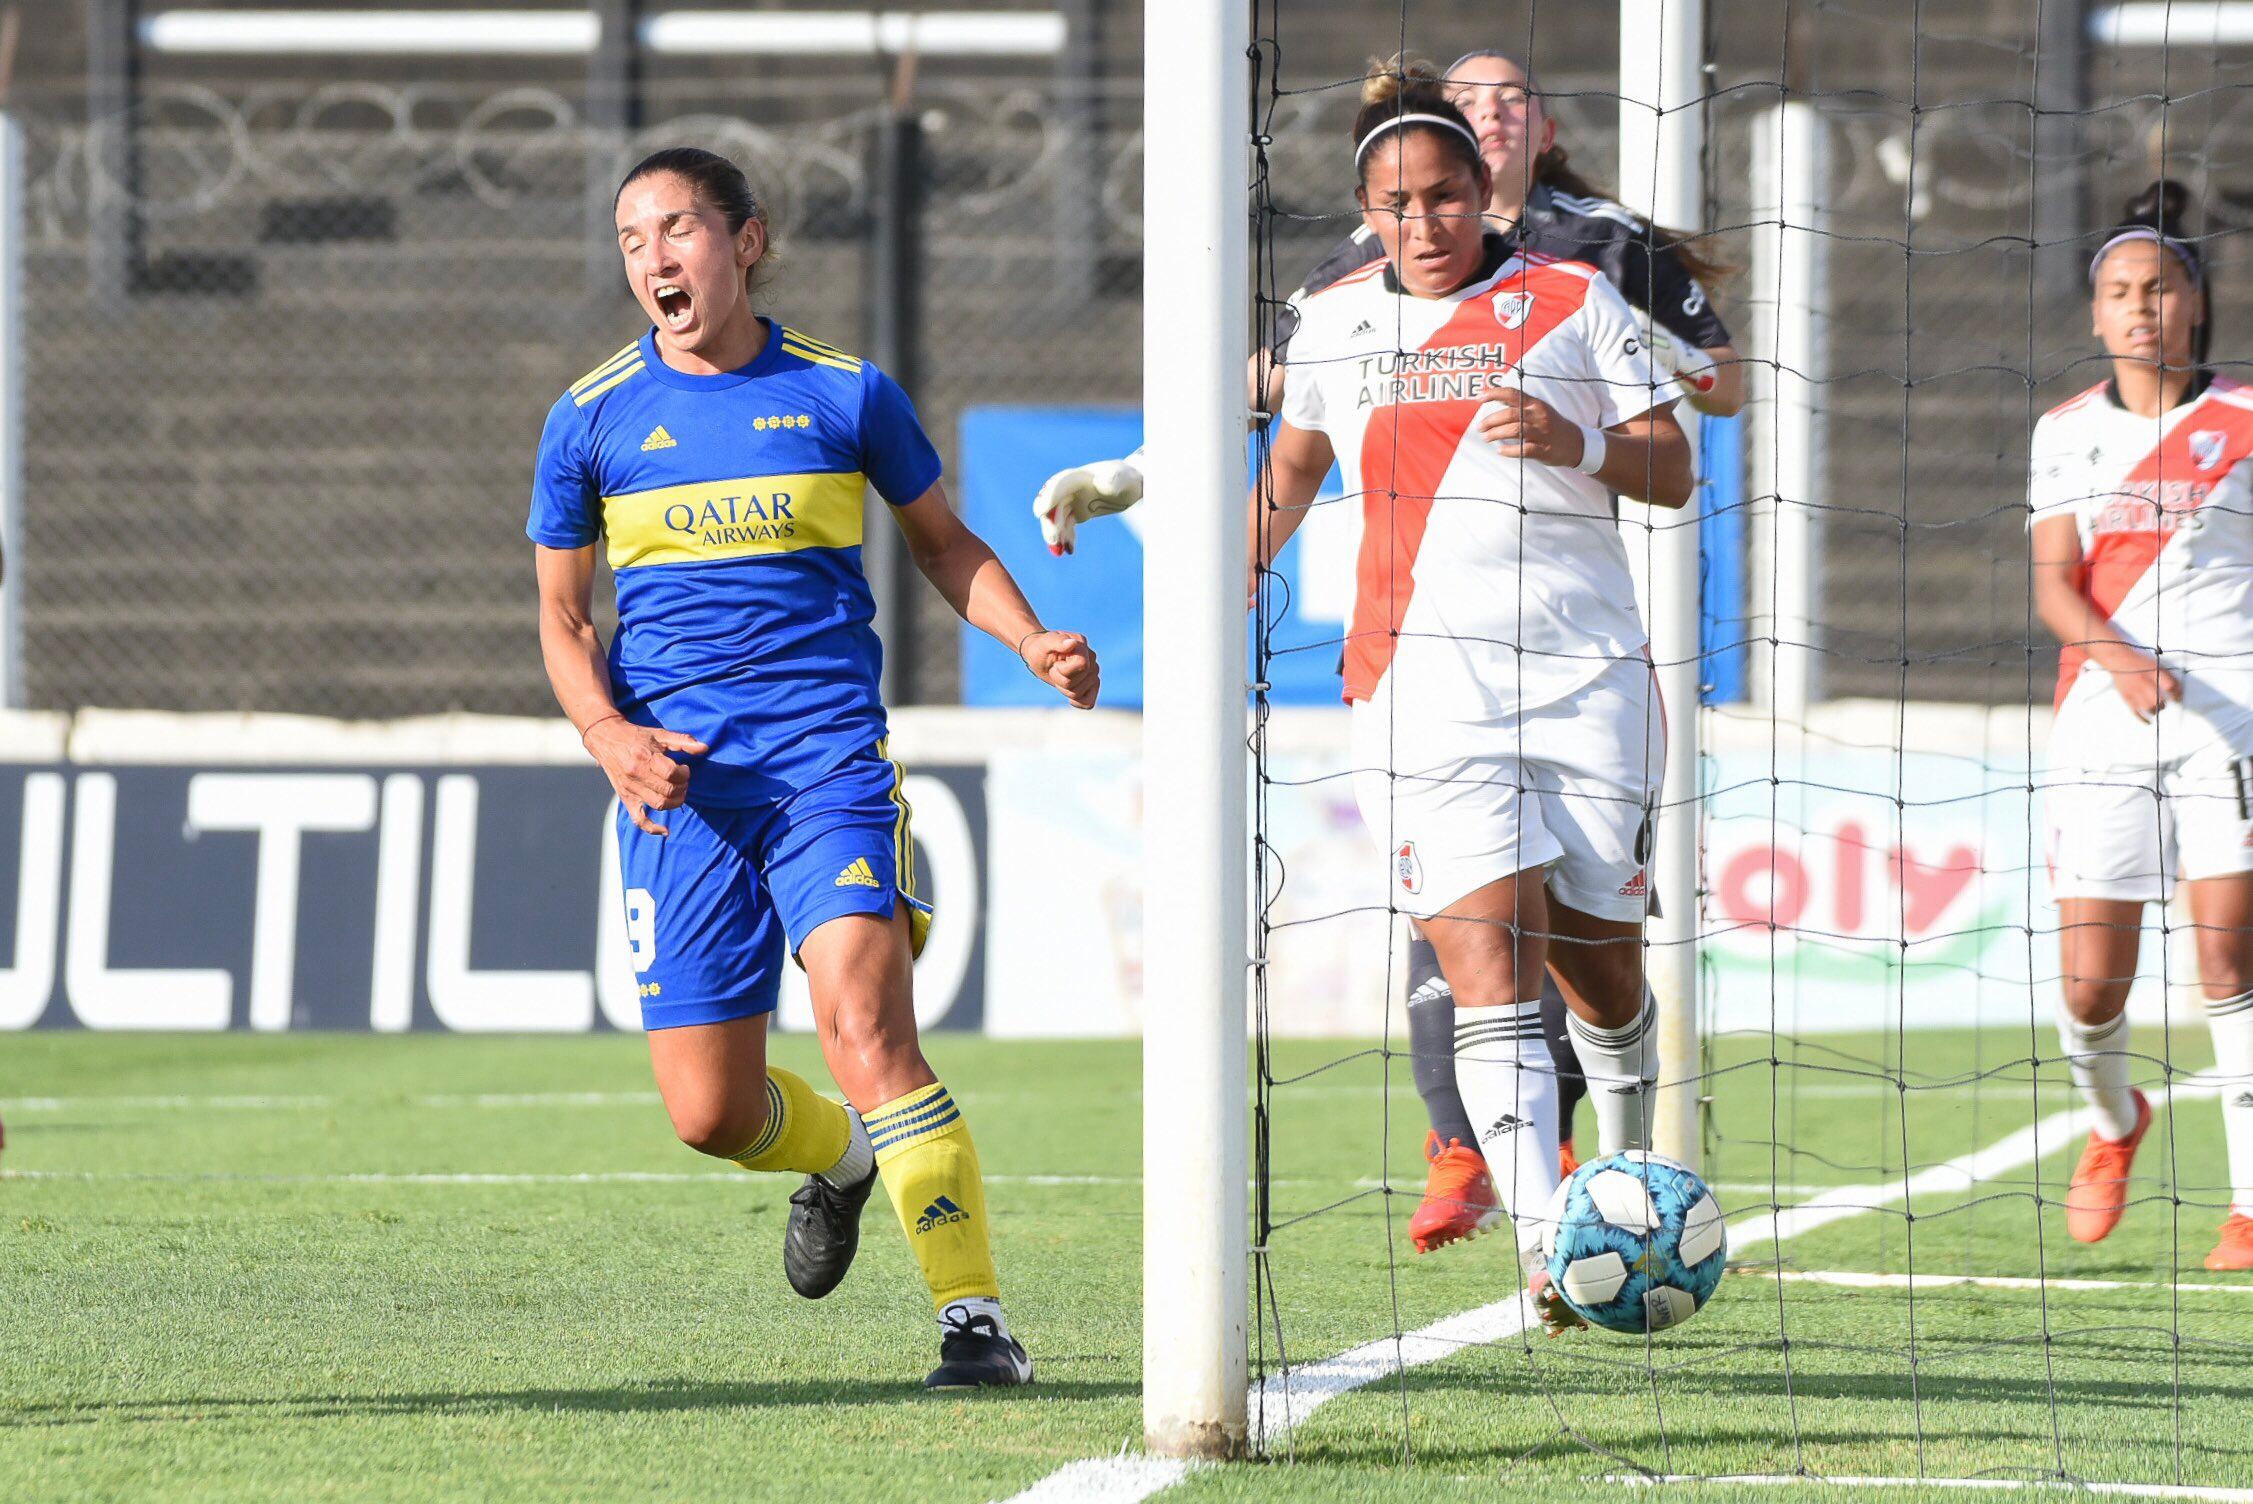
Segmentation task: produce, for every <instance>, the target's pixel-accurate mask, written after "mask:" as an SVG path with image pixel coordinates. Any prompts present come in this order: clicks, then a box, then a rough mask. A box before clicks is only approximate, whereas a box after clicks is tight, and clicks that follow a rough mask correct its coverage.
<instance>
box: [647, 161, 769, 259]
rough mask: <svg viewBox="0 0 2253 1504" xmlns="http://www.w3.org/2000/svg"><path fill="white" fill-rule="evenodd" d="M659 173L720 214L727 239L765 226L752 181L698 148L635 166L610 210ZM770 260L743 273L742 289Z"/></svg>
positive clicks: (726, 162)
mask: <svg viewBox="0 0 2253 1504" xmlns="http://www.w3.org/2000/svg"><path fill="white" fill-rule="evenodd" d="M660 173H670V174H672V175H673V176H674V177H677V178H680V179H681V180H683V181H684V182H686V183H687V184H688V185H689V186H690V187H691V188H694V189H695V190H696V196H697V198H699V199H701V200H702V201H703V202H704V203H705V204H707V205H709V206H710V207H712V208H714V209H717V210H719V211H720V217H721V218H723V219H725V220H726V221H727V225H728V233H729V234H730V235H738V234H741V233H742V231H743V227H744V226H745V225H747V224H749V223H750V222H751V221H752V220H754V219H755V220H757V221H758V222H759V223H760V224H761V225H764V224H766V222H767V208H766V205H764V204H762V203H760V202H759V195H758V194H756V193H754V192H753V191H752V189H751V180H750V179H749V178H747V177H745V176H744V175H743V169H742V168H740V167H738V166H736V165H735V164H734V163H733V162H731V161H729V160H728V159H727V158H726V157H723V156H721V155H720V154H719V153H718V152H716V151H706V150H705V149H704V148H703V147H701V146H667V147H663V148H660V149H659V150H657V151H653V152H651V153H650V154H649V155H648V156H646V157H644V158H642V159H641V160H640V161H639V162H636V163H635V164H634V168H633V171H631V172H629V173H627V174H626V176H625V177H624V178H622V179H620V180H619V183H618V191H617V192H616V193H614V194H612V195H611V196H610V206H611V208H613V209H615V208H617V207H618V200H619V199H621V198H624V197H625V196H626V190H627V189H628V188H631V187H633V186H634V184H636V183H638V182H640V181H641V180H642V179H643V178H648V177H656V176H657V175H659V174H660ZM771 244H772V242H771V241H770V245H771ZM771 256H772V253H771V251H770V252H769V254H767V255H763V256H761V257H760V258H759V261H758V263H757V264H756V265H754V266H751V267H747V268H745V269H744V273H743V285H744V287H745V288H749V287H750V285H751V278H752V276H753V274H754V273H755V272H756V271H757V270H758V267H759V266H763V265H765V264H766V263H767V261H768V260H770V259H771Z"/></svg>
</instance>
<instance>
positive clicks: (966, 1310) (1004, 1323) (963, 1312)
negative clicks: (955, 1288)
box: [939, 1295, 1009, 1337]
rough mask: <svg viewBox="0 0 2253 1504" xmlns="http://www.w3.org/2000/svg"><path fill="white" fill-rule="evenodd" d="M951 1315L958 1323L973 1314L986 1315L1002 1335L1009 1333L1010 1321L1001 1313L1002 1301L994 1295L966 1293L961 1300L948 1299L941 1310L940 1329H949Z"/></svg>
mask: <svg viewBox="0 0 2253 1504" xmlns="http://www.w3.org/2000/svg"><path fill="white" fill-rule="evenodd" d="M949 1316H953V1317H955V1320H956V1322H957V1323H959V1322H961V1321H966V1320H968V1319H969V1318H971V1317H973V1316H984V1317H987V1318H989V1319H991V1320H992V1322H993V1324H994V1329H995V1330H996V1331H998V1332H1000V1333H1001V1335H1003V1336H1004V1337H1006V1336H1008V1335H1009V1321H1008V1318H1006V1317H1004V1316H1003V1315H1002V1314H1001V1301H1000V1300H999V1299H998V1298H997V1297H995V1296H992V1295H965V1296H964V1297H963V1298H962V1299H960V1300H950V1301H948V1302H947V1303H946V1306H945V1308H944V1309H943V1310H941V1311H940V1312H939V1330H940V1331H942V1332H944V1331H945V1330H946V1329H947V1327H948V1325H949V1324H950V1323H949V1322H948V1320H947V1318H948V1317H949Z"/></svg>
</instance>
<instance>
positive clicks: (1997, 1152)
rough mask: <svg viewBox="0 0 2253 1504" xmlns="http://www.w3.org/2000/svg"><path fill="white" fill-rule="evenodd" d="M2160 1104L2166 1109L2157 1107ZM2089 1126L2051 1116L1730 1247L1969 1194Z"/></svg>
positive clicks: (1774, 1224) (1842, 1189)
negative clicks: (1927, 1199) (1916, 1200)
mask: <svg viewBox="0 0 2253 1504" xmlns="http://www.w3.org/2000/svg"><path fill="white" fill-rule="evenodd" d="M2221 1090H2222V1088H2221V1086H2220V1085H2219V1084H2218V1083H2216V1082H2212V1081H2205V1080H2200V1079H2197V1078H2195V1077H2194V1078H2190V1079H2186V1080H2184V1081H2182V1082H2179V1083H2177V1085H2176V1086H2175V1088H2174V1091H2173V1096H2174V1097H2175V1098H2176V1099H2185V1098H2191V1097H2212V1096H2218V1095H2219V1094H2220V1093H2221ZM2156 1105H2161V1106H2164V1105H2165V1104H2164V1103H2163V1102H2162V1103H2159V1104H2156ZM2085 1123H2086V1111H2085V1109H2084V1108H2082V1107H2079V1106H2074V1107H2069V1108H2066V1109H2065V1110H2063V1111H2061V1112H2053V1113H2051V1114H2050V1115H2049V1116H2048V1117H2045V1118H2042V1119H2039V1120H2038V1121H2036V1122H2033V1123H2030V1124H2028V1125H2027V1126H2026V1127H2024V1128H2021V1129H2019V1130H2018V1131H2017V1132H2016V1133H2011V1134H2006V1135H2005V1136H2003V1137H2002V1138H1999V1139H1997V1140H1996V1141H1995V1142H1994V1143H1992V1144H1989V1145H1988V1146H1987V1147H1986V1148H1984V1149H1977V1150H1974V1151H1973V1152H1971V1153H1970V1154H1965V1155H1960V1156H1958V1157H1957V1158H1955V1159H1951V1160H1947V1161H1945V1162H1943V1163H1941V1164H1937V1165H1933V1166H1931V1167H1930V1168H1928V1169H1923V1170H1919V1171H1917V1172H1916V1173H1915V1174H1914V1175H1908V1176H1904V1177H1901V1178H1898V1179H1893V1180H1885V1181H1880V1182H1878V1183H1876V1184H1874V1185H1846V1186H1839V1187H1837V1188H1836V1189H1833V1190H1828V1191H1824V1192H1823V1193H1822V1194H1821V1195H1818V1196H1811V1197H1809V1198H1808V1199H1807V1200H1805V1201H1803V1202H1801V1203H1800V1204H1799V1205H1797V1206H1790V1207H1785V1208H1784V1209H1783V1210H1781V1211H1778V1212H1775V1213H1773V1214H1771V1215H1767V1216H1762V1217H1756V1218H1754V1219H1753V1220H1752V1221H1750V1222H1746V1223H1743V1224H1741V1225H1740V1226H1737V1227H1734V1228H1731V1229H1730V1231H1729V1241H1730V1243H1731V1244H1732V1245H1733V1246H1735V1247H1737V1248H1739V1249H1743V1250H1746V1251H1748V1252H1749V1251H1750V1250H1751V1249H1753V1248H1755V1247H1757V1246H1759V1245H1760V1244H1763V1243H1768V1242H1771V1241H1773V1240H1774V1239H1777V1238H1791V1237H1797V1236H1798V1235H1799V1234H1801V1233H1804V1232H1813V1231H1814V1230H1815V1229H1816V1228H1818V1227H1827V1226H1829V1225H1830V1224H1831V1223H1833V1222H1837V1221H1841V1220H1843V1219H1844V1218H1847V1217H1851V1216H1854V1215H1855V1214H1857V1213H1859V1212H1868V1211H1877V1210H1880V1209H1881V1208H1884V1207H1888V1206H1892V1205H1894V1204H1895V1203H1896V1202H1901V1201H1907V1200H1910V1199H1911V1198H1913V1197H1916V1196H1919V1195H1935V1194H1939V1193H1943V1192H1948V1191H1956V1192H1968V1191H1971V1190H1973V1189H1975V1188H1976V1187H1977V1186H1978V1184H1979V1183H1980V1182H1981V1181H1983V1180H1992V1179H1995V1178H1997V1177H1999V1176H2001V1175H2003V1174H2004V1173H2006V1172H2008V1171H2011V1170H2015V1169H2018V1168H2019V1167H2020V1166H2022V1165H2029V1164H2032V1163H2034V1162H2035V1161H2036V1160H2038V1159H2040V1158H2041V1157H2042V1156H2043V1155H2045V1154H2050V1153H2054V1152H2056V1151H2057V1150H2059V1149H2061V1148H2064V1147H2065V1146H2066V1145H2067V1144H2069V1143H2071V1142H2072V1140H2073V1137H2074V1133H2075V1130H2076V1128H2077V1127H2080V1126H2084V1125H2085Z"/></svg>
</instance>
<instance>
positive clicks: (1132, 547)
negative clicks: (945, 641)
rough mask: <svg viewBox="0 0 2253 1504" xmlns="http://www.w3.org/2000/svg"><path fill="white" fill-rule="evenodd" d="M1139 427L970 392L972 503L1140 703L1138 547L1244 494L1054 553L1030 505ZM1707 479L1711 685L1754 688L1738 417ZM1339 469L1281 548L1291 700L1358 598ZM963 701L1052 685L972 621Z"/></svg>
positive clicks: (1159, 515)
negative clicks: (1063, 473)
mask: <svg viewBox="0 0 2253 1504" xmlns="http://www.w3.org/2000/svg"><path fill="white" fill-rule="evenodd" d="M1141 442H1142V416H1141V414H1140V413H1137V412H1131V411H1124V410H1119V409H1108V408H1089V407H1001V406H995V407H974V408H971V409H970V410H969V411H967V412H965V413H964V414H963V415H962V446H961V454H962V477H961V481H962V485H961V489H962V510H963V516H964V519H965V520H966V521H968V523H969V524H970V526H971V528H972V529H974V530H975V531H976V532H977V533H978V535H979V536H980V537H982V538H984V539H985V540H986V542H988V543H989V544H991V545H993V550H994V552H995V553H996V554H998V555H999V556H1000V558H1001V561H1002V563H1004V564H1006V565H1007V566H1008V567H1009V572H1010V573H1011V574H1012V575H1014V576H1015V577H1016V580H1017V583H1018V584H1019V585H1020V586H1022V587H1023V588H1024V591H1025V595H1026V598H1027V599H1029V600H1030V601H1031V602H1032V604H1033V609H1034V610H1036V611H1038V612H1039V613H1040V617H1041V620H1042V621H1044V622H1047V623H1048V624H1049V625H1051V626H1054V627H1061V628H1068V629H1070V630H1072V631H1075V632H1079V633H1082V634H1084V635H1085V636H1086V637H1087V639H1088V641H1089V642H1090V643H1092V644H1093V645H1094V647H1095V651H1096V653H1097V655H1098V656H1099V657H1100V658H1101V659H1102V662H1103V703H1104V704H1106V705H1109V706H1112V707H1114V708H1120V709H1128V710H1136V709H1140V708H1141V706H1142V561H1143V556H1144V552H1145V550H1146V549H1148V548H1149V547H1150V546H1151V543H1152V540H1153V539H1155V540H1157V541H1158V542H1159V543H1160V544H1161V545H1162V541H1163V539H1164V536H1165V532H1166V530H1167V529H1170V528H1178V527H1221V526H1230V527H1233V526H1236V525H1237V521H1238V519H1239V518H1240V517H1241V516H1242V507H1243V504H1244V498H1243V496H1242V495H1233V496H1217V497H1169V496H1153V497H1151V498H1149V499H1148V500H1146V501H1144V502H1143V503H1142V504H1141V505H1140V506H1137V507H1135V508H1133V509H1132V510H1130V511H1127V512H1125V513H1123V514H1121V515H1120V516H1118V517H1111V518H1103V519H1101V520H1099V521H1097V522H1095V523H1093V524H1091V525H1089V526H1086V527H1083V528H1081V529H1080V532H1079V538H1078V541H1077V551H1076V552H1074V553H1073V554H1071V555H1070V556H1068V557H1066V558H1061V559H1060V558H1055V557H1053V556H1051V555H1050V553H1049V552H1048V549H1047V547H1046V545H1044V544H1043V543H1042V542H1041V536H1040V525H1039V523H1037V522H1036V521H1035V520H1034V518H1033V511H1032V505H1033V496H1034V495H1035V493H1037V492H1038V491H1039V490H1040V487H1041V483H1042V482H1043V481H1045V480H1047V479H1048V477H1049V476H1051V475H1053V474H1054V473H1055V472H1057V471H1058V470H1062V469H1065V468H1067V467H1069V466H1072V465H1084V464H1087V463H1089V462H1090V461H1093V460H1106V459H1118V458H1121V457H1123V456H1125V455H1127V454H1129V453H1131V452H1132V451H1133V450H1134V448H1135V446H1136V445H1138V444H1140V443H1141ZM1702 442H1703V445H1704V448H1703V450H1702V454H1703V460H1702V466H1703V468H1704V470H1705V472H1706V475H1707V479H1706V481H1705V483H1704V484H1703V485H1702V486H1701V487H1700V488H1699V504H1700V505H1701V507H1702V508H1703V515H1704V519H1705V534H1704V543H1705V579H1704V588H1703V590H1702V591H1701V594H1702V596H1703V600H1704V607H1703V611H1704V620H1705V625H1704V632H1703V644H1704V651H1705V655H1706V675H1705V682H1706V684H1707V686H1708V689H1707V691H1706V698H1707V700H1708V702H1709V703H1727V702H1730V701H1734V700H1739V699H1742V698H1743V697H1744V685H1745V667H1744V663H1745V647H1744V643H1743V637H1744V589H1745V567H1744V549H1745V541H1746V527H1745V507H1744V499H1745V498H1744V462H1743V439H1742V433H1741V429H1740V426H1739V423H1738V420H1736V419H1727V420H1721V421H1716V420H1711V419H1709V420H1706V422H1705V424H1704V430H1703V436H1702ZM1339 495H1340V486H1339V482H1338V477H1337V474H1336V472H1335V471H1333V472H1332V473H1331V476H1330V479H1329V480H1328V481H1327V482H1326V483H1325V484H1324V486H1323V494H1322V497H1321V498H1320V499H1318V500H1317V502H1316V503H1315V506H1314V509H1313V511H1311V512H1310V513H1309V514H1308V516H1307V518H1306V521H1305V522H1304V523H1303V524H1302V525H1301V526H1300V528H1299V530H1298V533H1297V535H1296V536H1294V537H1293V538H1292V540H1291V542H1290V543H1289V544H1288V545H1287V546H1286V547H1285V548H1284V550H1283V555H1282V557H1281V558H1279V559H1278V560H1277V561H1276V570H1277V573H1278V574H1279V576H1280V577H1281V578H1280V582H1279V588H1278V589H1277V590H1276V593H1275V603H1274V605H1273V606H1271V608H1270V617H1269V619H1270V621H1271V623H1272V625H1271V628H1270V647H1271V650H1272V654H1273V656H1272V658H1271V659H1270V661H1269V665H1268V678H1269V682H1270V683H1271V684H1272V685H1273V686H1274V691H1273V694H1274V699H1275V701H1276V703H1278V704H1284V705H1333V704H1336V703H1337V701H1338V692H1339V688H1338V657H1339V651H1340V646H1341V644H1342V643H1343V641H1344V637H1345V624H1346V618H1347V616H1348V614H1349V613H1350V612H1351V610H1352V606H1353V601H1352V580H1353V569H1352V555H1353V550H1354V549H1355V548H1356V547H1357V546H1358V545H1359V542H1360V528H1359V526H1358V519H1356V518H1354V517H1351V516H1350V515H1348V509H1347V508H1346V507H1345V506H1343V505H1340V504H1339ZM962 700H963V703H964V704H966V705H1050V704H1053V703H1055V696H1054V694H1053V693H1052V692H1051V691H1050V690H1048V689H1047V688H1046V687H1044V686H1043V685H1041V684H1040V683H1038V682H1037V681H1036V680H1034V679H1033V677H1032V676H1031V675H1030V674H1028V673H1026V672H1025V670H1024V668H1023V666H1022V665H1021V664H1019V663H1018V662H1017V660H1016V659H1015V657H1013V656H1012V655H1011V654H1010V651H1009V650H1008V649H1007V648H1005V647H1003V646H1001V645H1000V644H999V643H996V642H995V641H993V640H992V639H991V638H989V637H987V636H986V635H985V634H984V633H983V632H978V631H975V630H972V629H970V628H967V627H966V628H964V630H963V635H962Z"/></svg>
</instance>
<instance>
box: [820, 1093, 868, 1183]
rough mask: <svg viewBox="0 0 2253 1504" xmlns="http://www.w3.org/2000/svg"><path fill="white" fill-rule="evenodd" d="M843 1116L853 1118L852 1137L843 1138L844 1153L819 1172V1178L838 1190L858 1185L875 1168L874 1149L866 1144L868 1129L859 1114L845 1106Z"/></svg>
mask: <svg viewBox="0 0 2253 1504" xmlns="http://www.w3.org/2000/svg"><path fill="white" fill-rule="evenodd" d="M845 1116H846V1117H848V1118H851V1119H852V1120H853V1134H852V1137H850V1138H848V1139H846V1140H845V1153H844V1155H843V1156H842V1157H841V1158H839V1159H838V1161H837V1163H835V1164H833V1165H831V1166H830V1167H829V1168H828V1169H826V1170H824V1171H822V1172H821V1178H822V1179H824V1180H826V1181H828V1182H829V1183H830V1184H831V1185H833V1186H836V1187H837V1188H838V1189H839V1190H843V1189H844V1188H845V1187H847V1186H854V1185H859V1184H860V1183H861V1182H862V1181H864V1180H866V1179H868V1177H869V1173H870V1172H871V1171H873V1170H874V1169H875V1168H876V1151H875V1150H874V1149H872V1148H870V1147H869V1145H868V1129H867V1128H865V1127H863V1126H862V1124H861V1115H860V1114H859V1113H857V1112H855V1111H853V1109H852V1108H850V1107H847V1108H846V1109H845Z"/></svg>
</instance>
